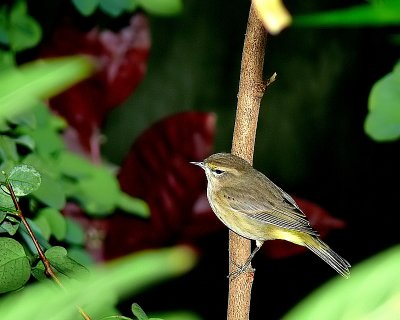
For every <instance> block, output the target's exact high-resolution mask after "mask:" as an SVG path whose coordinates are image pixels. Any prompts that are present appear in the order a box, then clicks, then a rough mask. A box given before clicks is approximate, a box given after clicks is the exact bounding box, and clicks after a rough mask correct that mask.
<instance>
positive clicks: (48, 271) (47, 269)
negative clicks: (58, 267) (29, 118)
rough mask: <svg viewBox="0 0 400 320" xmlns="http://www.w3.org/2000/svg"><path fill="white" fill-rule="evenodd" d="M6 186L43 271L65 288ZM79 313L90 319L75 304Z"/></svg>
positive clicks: (8, 188)
mask: <svg viewBox="0 0 400 320" xmlns="http://www.w3.org/2000/svg"><path fill="white" fill-rule="evenodd" d="M5 186H6V188H7V190H8V192H9V193H10V196H11V199H12V201H13V203H14V206H15V209H16V210H17V211H16V215H17V216H18V217H19V218H20V219H21V221H22V223H23V224H24V226H25V228H26V230H28V233H29V236H30V237H31V239H32V241H33V244H34V245H35V247H36V250H37V252H38V254H39V258H40V260H41V261H42V262H43V265H44V270H45V273H46V275H47V276H48V277H50V278H52V279H53V281H54V282H55V283H56V284H57V285H58V286H59V287H60V288H61V289H62V290H65V287H64V285H63V284H62V283H61V281H60V279H59V278H58V277H57V276H56V274H55V272H54V270H53V268H52V267H51V264H50V261H49V260H48V259H47V257H46V255H45V254H44V252H43V249H42V247H41V246H40V244H39V241H38V240H37V238H36V236H35V234H34V233H33V231H32V228H31V226H30V225H29V223H28V221H27V220H26V218H25V216H24V214H23V213H22V210H21V207H20V206H19V203H18V200H17V197H16V195H15V193H14V189H13V187H12V185H11V183H9V182H7V183H6V185H5ZM77 308H78V311H79V313H80V314H81V316H82V317H83V318H84V319H85V320H91V319H90V317H89V316H88V315H87V314H86V312H85V311H84V310H83V309H82V308H81V307H79V306H77Z"/></svg>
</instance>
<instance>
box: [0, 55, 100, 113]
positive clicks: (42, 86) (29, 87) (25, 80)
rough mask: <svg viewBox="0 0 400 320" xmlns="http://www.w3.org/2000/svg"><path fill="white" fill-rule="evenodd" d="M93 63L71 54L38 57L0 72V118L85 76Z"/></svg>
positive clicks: (89, 72) (19, 110)
mask: <svg viewBox="0 0 400 320" xmlns="http://www.w3.org/2000/svg"><path fill="white" fill-rule="evenodd" d="M92 71H93V63H92V61H91V60H89V59H88V58H86V57H82V56H75V57H67V58H65V57H64V58H57V59H48V60H38V61H35V62H32V63H29V64H26V65H24V66H22V67H20V68H16V69H7V70H5V71H4V72H2V73H1V74H0V119H5V118H9V117H13V116H15V115H16V114H19V113H21V112H23V111H25V110H27V109H28V108H30V107H31V106H32V105H34V104H35V103H36V102H37V101H38V100H40V99H45V98H49V97H51V96H53V95H56V94H57V93H60V92H61V91H63V90H65V89H67V88H68V87H70V86H71V85H72V84H74V83H76V82H78V81H80V80H82V79H84V78H86V77H88V76H89V75H90V74H91V73H92Z"/></svg>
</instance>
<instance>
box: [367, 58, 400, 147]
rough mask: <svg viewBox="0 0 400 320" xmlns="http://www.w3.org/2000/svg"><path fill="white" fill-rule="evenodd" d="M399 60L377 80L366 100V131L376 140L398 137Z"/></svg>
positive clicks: (399, 127) (399, 130) (399, 121)
mask: <svg viewBox="0 0 400 320" xmlns="http://www.w3.org/2000/svg"><path fill="white" fill-rule="evenodd" d="M399 88H400V61H399V62H398V63H397V64H396V65H395V67H394V69H393V71H392V72H391V73H389V74H387V75H386V76H384V77H383V78H382V79H380V80H378V81H377V82H376V83H375V84H374V86H373V87H372V90H371V93H370V95H369V100H368V109H369V113H368V115H367V118H366V119H365V131H366V133H367V134H368V135H369V136H370V137H371V138H373V139H374V140H377V141H388V140H396V139H398V138H399V137H400V90H399Z"/></svg>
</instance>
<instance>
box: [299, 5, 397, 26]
mask: <svg viewBox="0 0 400 320" xmlns="http://www.w3.org/2000/svg"><path fill="white" fill-rule="evenodd" d="M398 24H400V3H399V1H398V0H391V1H376V2H373V3H369V4H362V5H358V6H353V7H350V8H346V9H339V10H331V11H328V12H318V13H313V14H308V15H301V16H295V17H294V19H293V25H294V26H299V27H361V26H386V25H398Z"/></svg>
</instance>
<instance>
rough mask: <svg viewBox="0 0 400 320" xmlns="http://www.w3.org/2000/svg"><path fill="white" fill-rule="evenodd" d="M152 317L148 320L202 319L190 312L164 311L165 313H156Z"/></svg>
mask: <svg viewBox="0 0 400 320" xmlns="http://www.w3.org/2000/svg"><path fill="white" fill-rule="evenodd" d="M152 316H155V318H153V317H151V318H150V319H149V320H153V319H160V318H161V319H164V320H202V319H203V318H202V317H200V316H199V315H197V314H195V313H194V312H191V311H185V310H177V311H165V312H157V313H154V314H153V313H152Z"/></svg>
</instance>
